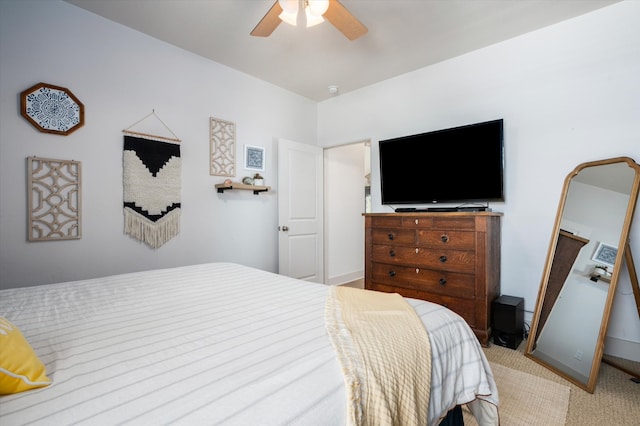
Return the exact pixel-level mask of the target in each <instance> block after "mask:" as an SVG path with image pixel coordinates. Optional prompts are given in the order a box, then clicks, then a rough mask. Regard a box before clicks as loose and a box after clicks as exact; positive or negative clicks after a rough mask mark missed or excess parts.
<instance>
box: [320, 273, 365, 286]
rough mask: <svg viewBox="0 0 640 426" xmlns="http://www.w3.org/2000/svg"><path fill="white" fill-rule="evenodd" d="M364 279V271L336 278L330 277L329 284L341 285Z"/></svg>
mask: <svg viewBox="0 0 640 426" xmlns="http://www.w3.org/2000/svg"><path fill="white" fill-rule="evenodd" d="M362 278H364V270H361V271H356V272H351V273H349V274H343V275H338V276H335V277H330V278H329V279H328V280H327V284H329V285H341V284H346V283H350V282H351V281H355V280H360V279H362Z"/></svg>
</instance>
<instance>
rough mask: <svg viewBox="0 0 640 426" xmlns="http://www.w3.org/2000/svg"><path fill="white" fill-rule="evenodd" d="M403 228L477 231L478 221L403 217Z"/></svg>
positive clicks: (452, 218) (432, 216)
mask: <svg viewBox="0 0 640 426" xmlns="http://www.w3.org/2000/svg"><path fill="white" fill-rule="evenodd" d="M402 226H403V227H405V228H431V229H457V230H465V231H475V229H476V221H475V219H474V218H473V217H442V216H439V215H429V214H427V215H422V216H403V217H402Z"/></svg>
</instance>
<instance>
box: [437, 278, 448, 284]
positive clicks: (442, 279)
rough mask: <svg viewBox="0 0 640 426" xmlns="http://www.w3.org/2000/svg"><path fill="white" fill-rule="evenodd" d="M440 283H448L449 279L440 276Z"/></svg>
mask: <svg viewBox="0 0 640 426" xmlns="http://www.w3.org/2000/svg"><path fill="white" fill-rule="evenodd" d="M439 283H440V285H445V284H446V283H447V280H446V279H445V278H440V281H439Z"/></svg>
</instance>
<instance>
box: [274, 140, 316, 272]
mask: <svg viewBox="0 0 640 426" xmlns="http://www.w3.org/2000/svg"><path fill="white" fill-rule="evenodd" d="M322 157H323V151H322V148H321V147H318V146H314V145H307V144H303V143H299V142H293V141H288V140H284V139H280V140H279V141H278V234H279V237H278V259H279V260H278V267H279V273H280V274H282V275H287V276H290V277H294V278H299V279H302V280H306V281H313V282H318V283H324V256H323V251H324V243H323V223H322V222H323V217H322V212H323V204H322V202H323V189H322V188H323V167H322Z"/></svg>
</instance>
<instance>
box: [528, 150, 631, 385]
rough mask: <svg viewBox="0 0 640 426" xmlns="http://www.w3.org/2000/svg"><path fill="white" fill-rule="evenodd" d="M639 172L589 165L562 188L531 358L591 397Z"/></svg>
mask: <svg viewBox="0 0 640 426" xmlns="http://www.w3.org/2000/svg"><path fill="white" fill-rule="evenodd" d="M638 170H639V169H638V165H637V164H636V163H635V162H634V161H633V160H631V159H629V158H626V157H623V158H618V159H611V160H603V161H599V162H592V163H585V164H582V165H580V166H578V167H577V168H576V169H575V170H574V171H573V172H572V173H571V174H570V175H569V176H568V177H567V179H566V180H565V187H564V190H563V197H562V199H561V201H560V207H559V210H558V216H557V218H556V225H555V229H554V233H553V238H552V244H551V246H550V250H549V255H548V259H547V265H546V267H545V274H544V278H543V281H542V284H541V288H540V293H539V295H538V302H537V304H536V312H535V314H534V320H533V323H532V329H531V333H530V335H529V342H528V346H527V356H529V357H530V358H533V359H534V360H536V361H538V362H539V363H541V364H543V365H545V366H546V367H549V368H551V369H552V370H554V371H556V372H557V373H559V374H561V375H562V376H563V377H565V378H567V379H569V380H571V381H572V382H574V383H576V384H578V385H579V386H581V387H582V388H584V389H586V390H589V391H591V392H592V391H593V389H594V388H595V379H596V377H597V372H598V368H599V366H600V360H601V358H602V352H603V346H604V335H605V333H606V326H607V322H608V318H609V314H610V310H611V304H612V299H613V294H614V292H615V284H616V280H617V275H618V271H617V269H619V268H620V265H621V263H622V258H623V253H624V248H625V246H626V241H627V236H628V230H629V226H630V224H631V223H630V222H631V216H632V213H633V208H631V209H630V208H629V206H630V205H632V206H635V203H636V198H637V193H638V174H639V171H638Z"/></svg>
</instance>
